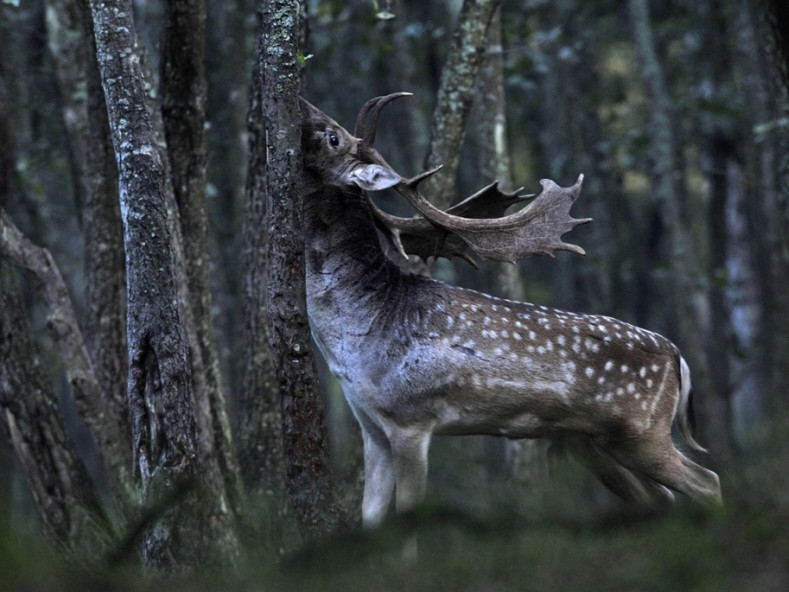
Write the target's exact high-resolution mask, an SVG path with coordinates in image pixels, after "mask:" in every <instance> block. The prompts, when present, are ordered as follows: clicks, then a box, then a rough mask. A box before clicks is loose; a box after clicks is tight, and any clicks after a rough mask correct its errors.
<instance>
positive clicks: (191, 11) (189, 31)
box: [162, 0, 242, 512]
mask: <svg viewBox="0 0 789 592" xmlns="http://www.w3.org/2000/svg"><path fill="white" fill-rule="evenodd" d="M167 8H168V15H167V16H168V18H167V21H166V23H167V24H166V25H165V32H164V44H163V45H164V51H163V56H162V58H163V59H162V86H163V89H164V90H163V99H162V100H163V106H162V120H163V123H164V132H165V137H166V140H167V149H168V150H167V153H168V155H169V157H170V173H171V175H172V187H173V192H174V196H175V200H176V203H177V205H178V214H179V216H178V219H179V220H180V223H181V236H182V240H183V250H184V266H185V270H186V275H187V279H188V293H189V297H190V304H191V309H192V315H193V319H194V330H195V333H196V338H197V341H198V344H199V348H200V354H201V359H202V370H203V372H204V377H205V378H204V380H203V381H201V382H200V383H199V385H200V388H202V389H204V392H202V393H198V392H196V393H195V398H196V400H197V401H198V404H199V405H206V406H207V407H208V409H207V410H206V411H205V412H206V413H207V415H208V418H207V419H206V421H205V422H204V423H205V424H206V426H205V427H204V428H201V429H205V430H207V431H208V432H209V433H210V436H211V437H210V438H208V436H209V434H204V437H206V438H208V439H209V440H212V445H211V446H207V447H206V450H205V454H206V455H216V458H217V459H218V461H219V465H220V468H221V473H222V477H223V479H224V487H225V490H226V491H227V493H228V495H229V499H230V502H231V504H232V505H233V509H234V511H235V512H238V511H239V510H240V504H241V498H242V487H241V477H240V472H239V469H238V462H237V460H236V456H235V449H234V447H233V438H232V434H231V432H230V422H229V420H228V416H227V402H226V395H225V388H224V384H223V380H222V373H221V369H220V366H219V354H218V351H217V344H216V334H215V329H214V322H213V321H214V320H213V315H212V308H213V307H212V298H211V288H210V281H209V271H210V258H209V256H208V217H207V214H206V194H205V190H206V159H207V153H206V144H205V132H204V129H205V101H206V81H205V72H204V68H203V61H204V53H205V3H204V1H203V0H169V2H168V3H167ZM194 371H199V370H198V369H194ZM195 386H196V387H197V384H196V385H195ZM201 401H204V403H201ZM204 462H205V463H206V464H208V465H213V463H214V461H213V459H211V458H206V459H205V461H204Z"/></svg>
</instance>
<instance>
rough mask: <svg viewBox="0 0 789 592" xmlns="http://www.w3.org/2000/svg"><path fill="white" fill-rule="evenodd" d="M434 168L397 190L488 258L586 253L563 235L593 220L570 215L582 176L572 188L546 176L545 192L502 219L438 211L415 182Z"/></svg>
mask: <svg viewBox="0 0 789 592" xmlns="http://www.w3.org/2000/svg"><path fill="white" fill-rule="evenodd" d="M433 172H435V171H427V172H426V173H422V174H420V175H417V176H416V177H414V178H412V179H409V180H407V181H406V180H404V181H401V182H400V183H398V185H397V186H396V187H395V189H396V190H397V191H398V192H399V193H400V194H401V195H402V196H403V197H405V198H406V199H407V200H408V201H409V202H410V203H411V205H412V206H414V208H416V210H417V211H418V212H419V213H420V214H422V215H423V216H424V217H425V218H427V220H428V221H429V222H430V223H431V224H433V225H435V226H438V227H440V228H443V229H444V230H446V231H448V232H450V233H452V234H456V235H457V236H459V237H460V238H461V239H463V241H465V242H466V243H467V244H468V246H469V247H471V249H472V250H473V251H474V252H475V253H476V254H477V255H479V256H481V257H483V258H484V259H492V260H495V261H509V262H512V263H514V262H516V261H517V260H518V259H522V258H524V257H528V256H530V255H552V254H553V251H554V250H556V249H562V250H566V251H572V252H575V253H578V254H581V255H583V254H584V250H583V249H582V248H581V247H579V246H577V245H573V244H569V243H565V242H564V241H562V240H561V236H562V235H563V234H564V233H566V232H569V231H570V230H572V228H574V227H575V226H577V225H579V224H585V223H587V222H590V221H591V218H582V219H575V218H572V217H571V216H570V215H569V211H570V207H571V206H572V205H573V203H574V202H575V200H576V199H577V198H578V195H579V194H580V192H581V184H582V183H583V175H581V176H579V177H578V180H577V181H576V182H575V184H574V185H573V186H572V187H559V186H558V185H557V184H556V183H554V182H553V181H551V180H549V179H543V180H542V181H540V184H541V185H542V192H540V194H539V195H538V196H537V197H535V198H534V201H532V202H531V203H530V204H529V205H528V206H527V207H526V208H524V209H523V210H520V211H519V212H516V213H514V214H510V215H508V216H502V217H500V218H474V219H472V218H466V217H463V216H455V215H452V214H451V213H450V212H445V211H442V210H439V209H438V208H436V207H434V206H433V205H431V204H430V202H428V201H427V200H426V199H425V198H424V197H423V196H422V195H421V194H420V193H419V191H418V190H417V189H416V185H417V184H418V183H419V182H420V181H422V180H423V179H425V178H426V177H427V176H429V175H430V174H432V173H433Z"/></svg>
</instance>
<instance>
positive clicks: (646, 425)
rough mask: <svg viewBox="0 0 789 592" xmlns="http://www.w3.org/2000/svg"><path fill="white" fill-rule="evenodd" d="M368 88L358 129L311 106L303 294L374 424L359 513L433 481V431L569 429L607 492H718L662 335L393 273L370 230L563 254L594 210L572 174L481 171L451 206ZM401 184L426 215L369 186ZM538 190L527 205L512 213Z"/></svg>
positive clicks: (506, 256)
mask: <svg viewBox="0 0 789 592" xmlns="http://www.w3.org/2000/svg"><path fill="white" fill-rule="evenodd" d="M406 94H407V93H396V94H392V95H387V96H384V97H379V98H376V99H372V100H371V101H368V102H367V104H366V105H365V106H364V107H363V108H362V110H361V112H360V114H359V117H358V120H357V123H356V127H355V129H354V133H353V134H350V133H349V132H347V131H346V130H344V129H343V128H342V127H341V126H340V125H339V124H337V123H336V122H335V121H333V120H332V119H331V118H329V117H328V116H326V115H325V114H323V113H322V112H321V111H319V110H318V109H316V108H315V107H313V106H312V105H310V104H309V103H307V102H306V101H303V102H302V113H303V133H302V148H303V152H304V164H305V168H306V169H307V170H308V171H309V172H310V174H311V175H313V176H314V177H315V179H317V184H318V186H317V188H316V190H314V191H311V192H310V200H311V203H312V204H315V203H317V204H319V205H320V207H310V208H307V209H308V210H309V211H308V216H307V217H308V218H310V217H312V218H313V219H312V220H309V219H308V220H307V229H308V230H307V233H308V235H307V237H306V239H307V243H308V244H307V259H308V265H307V268H308V274H307V303H308V312H309V316H310V324H311V327H312V331H313V336H314V337H315V341H316V343H317V344H318V346H319V347H320V349H321V350H322V351H323V353H324V356H325V357H326V359H327V361H328V363H329V367H330V369H331V370H332V372H333V373H334V374H335V375H336V376H337V377H338V379H339V380H340V382H341V384H342V386H343V389H344V392H345V396H346V399H347V400H348V402H349V404H350V406H351V408H352V410H353V412H354V415H355V416H356V418H357V420H358V421H359V423H360V425H361V428H362V435H363V438H364V455H365V490H364V500H363V508H362V513H363V518H364V522H365V524H367V525H373V524H376V523H378V522H379V521H380V520H381V519H382V518H383V516H384V514H385V513H386V510H387V508H388V505H389V502H390V499H391V496H392V493H393V490H395V489H396V504H397V507H398V509H408V508H409V507H411V506H413V504H415V503H417V502H418V501H419V500H420V499H421V497H422V495H423V494H424V488H425V479H426V474H427V450H428V446H429V442H430V438H431V436H432V435H433V434H450V435H452V434H454V435H463V434H492V435H500V436H506V437H511V438H534V437H548V438H555V439H561V440H564V441H565V442H567V443H568V445H569V446H570V447H571V449H573V450H574V451H575V453H576V454H577V455H578V456H579V458H580V459H581V460H582V461H584V462H585V463H586V464H587V465H588V466H589V468H590V469H591V470H592V471H593V472H594V473H595V474H596V475H597V476H598V477H599V478H600V480H601V481H602V482H603V483H605V484H606V485H607V486H608V487H609V488H610V489H612V490H613V491H614V492H615V493H617V494H619V495H620V496H621V497H623V498H626V499H630V500H635V501H639V502H645V503H655V502H657V501H660V500H666V499H670V498H672V497H673V495H672V494H671V491H670V490H676V491H681V492H683V493H685V494H687V495H689V496H691V497H693V498H694V499H696V500H699V501H705V500H713V499H719V497H720V487H719V483H718V477H717V475H715V474H714V473H712V472H711V471H708V470H707V469H705V468H703V467H701V466H699V465H697V464H696V463H693V462H692V461H690V460H689V459H688V458H686V457H685V456H684V455H682V454H681V453H680V452H679V451H678V450H677V449H676V448H675V447H674V444H673V442H672V440H671V426H672V423H674V421H675V420H676V421H677V424H678V426H679V428H680V433H681V434H682V435H683V436H685V439H686V440H687V441H688V442H689V443H690V445H691V446H694V447H697V448H698V445H697V444H695V442H694V441H693V439H692V437H691V436H690V431H689V429H688V421H687V415H686V405H687V403H688V397H689V393H690V372H689V370H688V367H687V364H686V363H685V361H684V360H683V358H682V356H681V355H680V353H679V351H678V349H677V348H676V346H674V344H672V343H671V342H670V341H669V340H667V339H666V338H664V337H662V336H660V335H657V334H655V333H652V332H650V331H647V330H644V329H640V328H638V327H634V326H632V325H629V324H627V323H625V322H623V321H618V320H616V319H611V318H608V317H603V316H599V315H584V314H575V313H567V312H562V311H558V310H553V309H550V308H547V307H544V306H536V305H533V304H529V303H523V302H513V301H509V300H502V299H497V298H494V297H492V296H488V295H485V294H481V293H479V292H474V291H471V290H464V289H462V288H459V287H456V286H451V285H448V284H445V283H442V282H439V281H436V280H433V279H430V278H425V277H421V276H416V275H410V274H406V273H403V272H401V271H400V270H399V269H398V268H397V266H395V265H394V264H392V263H391V262H390V261H388V259H386V257H384V255H383V253H382V250H381V248H380V245H379V244H378V235H377V233H376V230H375V228H376V227H377V228H378V229H379V230H380V231H382V233H383V234H384V236H385V237H386V240H388V241H389V242H390V243H391V244H392V245H393V246H395V247H396V248H397V250H398V251H400V252H401V253H402V254H406V253H412V254H416V255H419V256H420V257H422V258H425V259H428V258H430V257H437V256H444V257H455V256H460V257H466V258H468V257H469V254H470V253H471V254H476V255H478V256H480V257H483V258H487V259H493V260H497V261H516V260H518V259H521V258H523V257H528V256H531V255H542V254H548V255H552V254H553V252H554V251H555V250H567V251H571V252H574V253H579V254H582V253H583V250H582V249H581V248H580V247H578V246H576V245H573V244H569V243H566V242H564V241H562V238H561V237H562V235H563V234H565V233H566V232H568V231H569V230H571V229H572V228H574V227H575V226H577V225H578V224H583V223H586V222H588V221H589V220H588V219H574V218H572V217H571V216H570V213H569V211H570V207H571V206H572V205H573V203H574V202H575V201H576V199H577V198H578V196H579V194H580V191H581V184H582V181H583V177H582V176H581V177H579V178H578V181H577V182H576V183H575V184H574V185H572V186H571V187H567V188H563V187H559V186H558V185H557V184H555V183H554V182H553V181H549V180H543V181H541V184H542V191H541V193H540V194H539V195H537V196H536V197H534V198H531V196H523V195H520V192H517V191H516V192H512V193H506V192H502V191H501V190H499V188H498V186H497V185H496V184H493V185H489V186H488V187H485V188H484V189H482V190H481V191H479V192H477V193H476V194H474V195H472V196H471V197H469V198H467V199H465V200H464V201H462V202H460V203H459V204H457V205H456V206H454V207H452V208H450V209H448V210H447V211H441V210H439V209H437V208H435V207H434V206H432V205H431V204H430V203H429V201H428V200H427V199H426V198H425V197H424V196H423V195H422V194H421V193H420V191H419V183H420V182H421V181H422V180H424V179H425V178H426V177H427V176H429V175H431V174H433V173H434V172H435V170H431V171H427V172H425V173H422V174H420V175H417V176H415V177H413V178H410V179H403V178H402V177H401V176H400V175H399V174H398V173H397V172H395V171H394V170H393V169H392V167H390V166H389V165H388V164H387V163H386V161H385V160H384V159H383V158H382V157H381V155H380V154H379V153H378V152H377V151H376V150H375V148H374V146H373V144H374V141H375V135H376V129H377V122H378V118H379V115H380V112H381V109H382V108H383V107H384V106H385V105H386V104H388V103H389V102H391V101H392V100H394V99H396V98H398V97H402V96H406ZM388 187H391V188H394V189H395V190H396V191H397V192H399V193H400V194H401V195H402V196H403V197H404V198H405V199H406V200H408V201H409V203H411V204H412V205H413V207H414V208H415V209H416V210H417V211H418V212H419V214H421V216H422V217H421V218H399V217H395V216H392V215H390V214H387V213H385V212H382V211H381V210H380V209H379V208H377V207H376V206H375V205H374V204H373V203H372V202H371V201H370V200H369V197H368V196H366V195H365V194H364V191H367V190H378V189H384V188H388ZM528 199H531V202H530V203H529V204H528V205H526V207H524V208H523V209H521V210H520V211H517V212H515V213H512V214H509V215H507V214H506V210H507V209H508V208H510V207H511V206H513V205H516V204H520V203H522V202H524V201H526V200H528Z"/></svg>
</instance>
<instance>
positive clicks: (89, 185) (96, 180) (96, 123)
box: [82, 2, 132, 471]
mask: <svg viewBox="0 0 789 592" xmlns="http://www.w3.org/2000/svg"><path fill="white" fill-rule="evenodd" d="M84 4H85V6H84V11H85V17H84V18H85V20H86V23H85V28H86V29H87V32H88V36H89V39H90V42H89V47H90V51H89V52H88V53H87V94H88V101H87V118H88V130H87V134H88V135H87V145H88V146H90V150H88V151H87V160H86V165H87V171H86V175H85V177H86V179H85V180H86V195H85V200H84V204H83V207H82V229H83V233H84V241H85V246H84V252H85V300H86V305H87V311H88V315H87V319H86V324H85V334H86V336H87V340H88V351H89V352H90V356H91V360H92V361H93V368H94V370H95V372H96V378H97V379H98V381H99V384H100V385H101V387H102V390H103V391H104V396H105V397H106V399H107V402H108V404H109V406H110V409H111V413H112V417H113V419H114V421H116V422H117V426H118V431H119V433H120V434H121V438H122V440H123V441H124V442H130V441H131V419H130V417H129V400H128V398H127V396H126V380H127V376H128V360H127V357H128V354H127V349H126V318H125V314H126V277H125V273H124V272H125V268H124V258H125V256H124V251H123V224H122V222H121V211H120V199H119V195H118V167H117V164H116V162H115V154H114V152H113V149H112V140H111V138H110V127H109V122H108V121H107V105H106V104H105V103H104V92H103V91H102V88H101V79H100V78H99V69H98V64H97V63H96V51H95V43H94V38H93V23H92V22H91V21H90V13H89V8H88V6H87V2H84ZM125 449H126V450H127V455H128V457H129V464H128V467H129V471H131V466H132V465H131V448H130V447H129V446H128V444H126V445H125Z"/></svg>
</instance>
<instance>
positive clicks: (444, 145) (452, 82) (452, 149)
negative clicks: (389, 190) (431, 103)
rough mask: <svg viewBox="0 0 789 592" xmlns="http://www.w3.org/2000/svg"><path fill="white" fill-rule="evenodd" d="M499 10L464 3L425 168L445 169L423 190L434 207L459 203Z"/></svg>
mask: <svg viewBox="0 0 789 592" xmlns="http://www.w3.org/2000/svg"><path fill="white" fill-rule="evenodd" d="M498 6H499V2H498V0H464V2H463V8H462V10H461V12H460V16H459V17H458V22H457V24H456V25H455V33H454V35H453V36H452V46H451V47H450V50H449V55H448V56H447V61H446V64H445V65H444V69H443V71H442V72H441V86H440V88H439V89H438V96H437V98H436V106H435V109H434V111H433V122H432V124H431V127H430V146H429V148H428V152H427V156H426V157H425V168H426V169H427V168H432V167H435V166H438V165H441V164H442V165H444V168H443V169H442V171H441V172H440V173H438V174H437V175H433V177H430V178H428V179H426V180H425V182H424V183H423V184H422V188H423V190H424V192H425V195H429V196H430V201H431V202H432V203H433V205H434V206H436V207H437V208H441V209H442V210H443V209H446V208H448V207H449V206H450V205H451V204H452V202H453V201H454V200H455V199H456V195H455V194H456V176H457V169H458V163H459V162H460V149H461V147H462V145H463V138H464V136H465V133H466V119H467V117H468V112H469V109H470V107H471V103H472V100H473V98H474V88H475V86H474V81H475V80H476V78H477V72H478V71H479V65H480V62H481V60H482V54H483V51H484V49H485V45H486V43H487V39H488V26H489V25H490V20H491V19H492V18H493V13H494V12H495V11H496V8H497V7H498Z"/></svg>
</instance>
